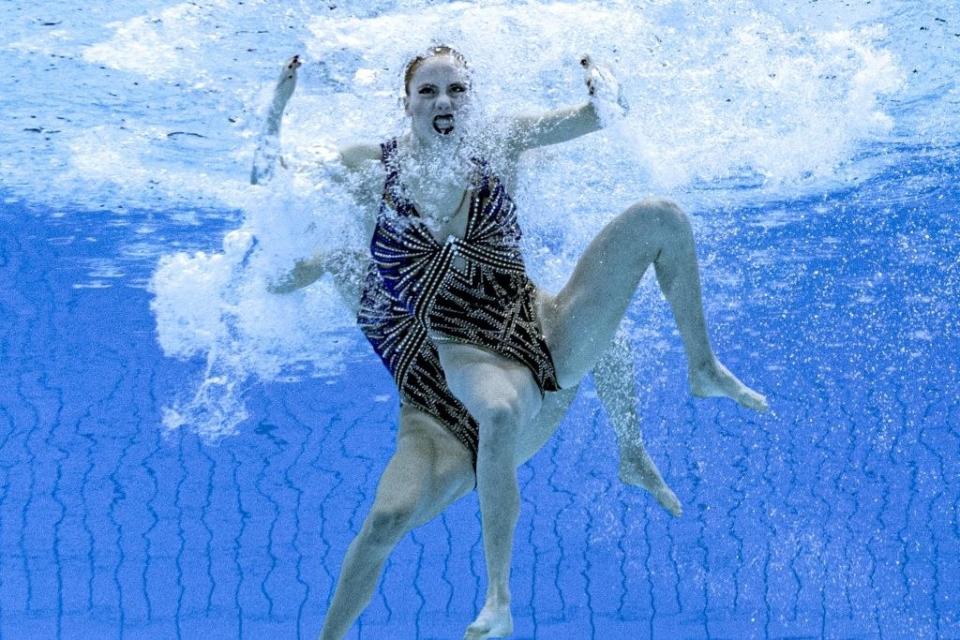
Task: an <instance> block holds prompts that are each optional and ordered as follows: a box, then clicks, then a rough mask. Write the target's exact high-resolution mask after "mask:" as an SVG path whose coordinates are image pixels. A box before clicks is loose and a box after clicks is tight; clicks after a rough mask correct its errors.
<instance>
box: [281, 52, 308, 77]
mask: <svg viewBox="0 0 960 640" xmlns="http://www.w3.org/2000/svg"><path fill="white" fill-rule="evenodd" d="M301 66H303V61H302V60H301V59H300V54H299V53H298V54H296V55H295V56H293V57H292V58H290V59H289V60H287V62H286V63H285V64H284V65H283V73H282V74H281V75H280V79H281V81H283V80H295V79H296V77H297V69H299V68H300V67H301Z"/></svg>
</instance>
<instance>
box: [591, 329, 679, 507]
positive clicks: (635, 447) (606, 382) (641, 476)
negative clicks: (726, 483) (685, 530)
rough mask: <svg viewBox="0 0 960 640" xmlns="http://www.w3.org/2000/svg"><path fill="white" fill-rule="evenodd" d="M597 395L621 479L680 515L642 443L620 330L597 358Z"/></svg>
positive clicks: (633, 384)
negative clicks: (614, 439) (613, 439)
mask: <svg viewBox="0 0 960 640" xmlns="http://www.w3.org/2000/svg"><path fill="white" fill-rule="evenodd" d="M593 379H594V382H596V385H597V395H598V396H599V397H600V401H601V403H602V404H603V408H604V409H605V410H606V413H607V419H608V420H609V421H610V423H611V424H613V430H614V432H615V433H616V436H617V448H618V450H619V452H620V480H621V481H623V482H624V483H625V484H631V485H635V486H640V487H643V488H644V489H646V490H647V491H649V492H650V493H651V494H652V495H653V497H654V498H656V499H657V502H659V503H660V506H662V507H663V508H664V509H666V510H667V511H668V512H670V513H671V514H672V515H673V516H674V517H677V518H679V517H680V516H681V515H682V514H683V507H681V505H680V500H678V499H677V496H676V494H675V493H674V492H673V490H672V489H671V488H670V487H669V486H668V485H667V483H666V482H665V481H664V480H663V476H661V475H660V470H659V469H658V468H657V465H656V464H655V463H654V462H653V460H652V459H651V458H650V455H649V454H648V453H647V449H646V447H645V446H644V444H643V438H642V436H641V434H640V429H639V423H640V420H639V417H638V416H637V408H636V402H637V396H638V390H637V384H636V374H635V372H634V370H633V354H632V353H631V349H630V341H629V339H628V338H627V336H626V335H625V334H624V332H623V330H620V331H618V332H617V335H616V336H615V337H614V339H613V343H612V344H611V345H610V347H609V348H608V349H607V350H606V351H605V352H604V353H603V355H602V356H601V357H600V361H599V362H598V363H597V366H596V367H594V370H593Z"/></svg>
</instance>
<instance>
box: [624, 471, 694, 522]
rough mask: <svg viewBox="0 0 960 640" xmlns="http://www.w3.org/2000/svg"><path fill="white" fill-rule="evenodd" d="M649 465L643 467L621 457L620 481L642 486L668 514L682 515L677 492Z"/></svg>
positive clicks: (676, 516)
mask: <svg viewBox="0 0 960 640" xmlns="http://www.w3.org/2000/svg"><path fill="white" fill-rule="evenodd" d="M650 467H652V464H651V465H649V466H648V468H646V469H644V468H643V466H642V465H641V464H638V463H636V462H634V461H632V460H629V459H627V458H625V457H624V458H621V459H620V481H621V482H623V483H624V484H629V485H633V486H635V487H643V488H644V489H646V490H647V491H649V492H650V494H651V495H652V496H653V497H654V498H656V499H657V502H659V503H660V506H661V507H663V508H664V509H666V510H667V512H669V513H670V515H672V516H673V517H674V518H679V517H680V516H682V515H683V506H682V505H681V504H680V500H679V499H678V498H677V494H675V493H674V492H673V490H671V489H670V487H668V486H667V483H666V482H664V481H663V477H662V476H661V475H660V473H659V472H658V471H657V470H656V468H652V469H651V468H650Z"/></svg>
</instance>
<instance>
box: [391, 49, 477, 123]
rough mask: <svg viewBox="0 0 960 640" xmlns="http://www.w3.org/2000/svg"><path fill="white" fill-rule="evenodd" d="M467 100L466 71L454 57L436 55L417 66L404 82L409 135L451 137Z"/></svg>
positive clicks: (468, 82)
mask: <svg viewBox="0 0 960 640" xmlns="http://www.w3.org/2000/svg"><path fill="white" fill-rule="evenodd" d="M469 101H470V81H469V79H468V78H467V71H466V69H465V68H464V67H463V65H462V64H461V63H460V62H458V61H457V59H456V58H454V57H453V56H450V55H438V56H433V57H431V58H427V59H426V60H424V61H423V62H421V63H420V65H419V66H418V67H417V69H416V71H414V72H413V76H412V77H411V78H410V83H409V84H408V85H407V96H406V98H404V109H405V111H406V113H407V115H408V116H410V126H411V129H412V130H413V134H414V135H415V136H417V137H418V138H420V139H421V140H427V141H431V140H437V139H450V138H455V137H458V136H455V135H454V134H455V133H460V131H459V130H458V127H459V128H460V129H462V128H463V127H462V125H463V124H464V118H463V117H462V116H464V115H465V110H464V107H466V106H467V104H468V103H469Z"/></svg>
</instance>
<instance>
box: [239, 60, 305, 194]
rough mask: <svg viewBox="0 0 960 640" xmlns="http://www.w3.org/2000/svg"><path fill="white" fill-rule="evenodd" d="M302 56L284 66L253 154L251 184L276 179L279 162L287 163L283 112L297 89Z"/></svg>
mask: <svg viewBox="0 0 960 640" xmlns="http://www.w3.org/2000/svg"><path fill="white" fill-rule="evenodd" d="M301 64H302V63H301V62H300V56H299V55H296V56H293V57H292V58H290V60H288V61H287V62H286V64H284V65H283V69H282V70H281V71H280V77H279V78H277V85H276V87H274V89H273V100H272V101H271V102H270V109H269V111H268V112H267V119H266V120H265V121H264V123H263V130H262V131H261V133H260V138H259V139H258V140H257V150H256V151H255V152H254V154H253V168H252V169H251V170H250V184H263V183H265V182H269V181H270V179H271V178H272V177H273V172H274V169H275V168H276V164H277V161H278V160H279V161H280V163H281V164H282V163H283V159H282V158H281V157H280V124H281V122H282V121H283V112H284V110H285V109H286V108H287V102H289V101H290V96H292V95H293V90H294V89H295V88H296V87H297V69H299V68H300V65H301Z"/></svg>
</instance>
